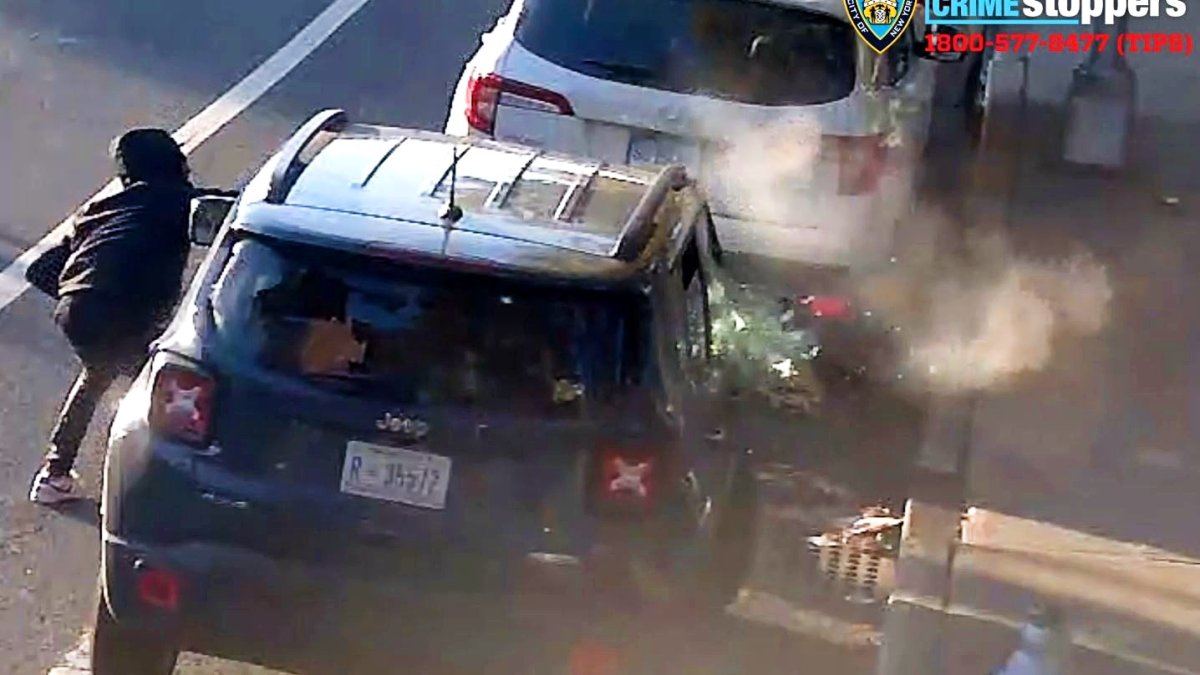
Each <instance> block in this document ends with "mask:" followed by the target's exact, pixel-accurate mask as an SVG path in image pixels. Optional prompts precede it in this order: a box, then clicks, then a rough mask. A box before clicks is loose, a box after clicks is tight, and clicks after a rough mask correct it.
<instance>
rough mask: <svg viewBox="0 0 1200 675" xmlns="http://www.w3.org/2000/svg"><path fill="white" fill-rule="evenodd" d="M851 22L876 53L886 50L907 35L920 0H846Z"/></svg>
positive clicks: (847, 12) (847, 13) (844, 0)
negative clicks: (905, 33) (906, 31)
mask: <svg viewBox="0 0 1200 675" xmlns="http://www.w3.org/2000/svg"><path fill="white" fill-rule="evenodd" d="M843 2H845V4H846V15H847V16H849V17H850V24H851V25H853V26H854V29H855V30H856V31H858V36H859V37H861V38H862V39H863V41H864V42H866V43H867V44H868V45H870V47H871V49H873V50H875V52H876V53H878V54H882V53H884V52H885V51H887V49H888V47H891V46H892V45H893V44H895V43H896V41H897V40H899V39H900V36H902V35H904V31H905V30H906V29H907V28H908V24H909V23H910V22H911V21H912V17H913V9H914V8H915V7H916V3H917V0H843Z"/></svg>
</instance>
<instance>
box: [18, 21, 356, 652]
mask: <svg viewBox="0 0 1200 675" xmlns="http://www.w3.org/2000/svg"><path fill="white" fill-rule="evenodd" d="M368 2H370V0H333V2H331V3H330V4H329V6H328V7H326V8H325V10H324V11H322V12H321V13H320V14H319V15H317V16H316V18H314V19H313V20H312V21H310V22H309V24H308V25H307V26H305V27H304V28H303V29H302V30H301V31H300V32H299V33H296V34H295V35H294V36H292V39H291V40H289V41H288V42H287V44H285V45H283V46H282V47H280V48H279V50H278V51H276V52H275V53H274V54H272V55H271V56H270V57H268V58H267V60H266V61H263V62H262V63H260V64H259V65H258V67H257V68H255V69H254V70H253V71H251V72H250V74H249V75H246V77H244V78H242V80H241V81H240V82H238V83H237V84H235V85H233V87H231V88H230V89H229V90H228V91H226V92H225V93H224V94H222V95H221V96H220V97H218V98H217V100H215V101H213V102H212V103H210V104H209V105H208V107H206V108H205V109H204V110H201V111H200V113H199V114H197V115H196V116H195V117H193V118H191V119H190V120H188V121H187V122H185V123H184V124H183V126H181V127H179V129H177V130H176V131H175V133H174V136H175V140H176V141H177V142H178V143H179V144H180V146H182V148H183V151H184V152H185V153H187V154H189V155H190V154H191V153H192V152H194V151H195V150H196V148H198V147H200V145H201V144H202V143H204V141H206V140H208V139H209V138H211V137H212V136H213V135H214V134H216V133H217V132H218V131H220V130H221V128H222V127H224V126H225V125H226V124H228V123H229V122H230V121H232V120H233V119H234V118H235V117H237V116H238V115H240V114H242V113H243V112H245V111H246V109H247V108H249V107H250V106H251V105H253V104H254V102H255V101H257V100H258V99H260V98H262V97H263V95H264V94H266V93H267V92H268V91H270V89H271V87H274V86H275V85H276V84H278V83H279V82H280V80H282V79H283V78H284V77H286V76H287V75H288V73H290V72H292V71H293V70H295V68H296V66H298V65H300V64H301V63H302V62H303V61H304V59H306V58H308V56H309V55H311V54H312V53H313V52H314V51H316V49H317V47H320V46H321V45H322V44H323V43H324V42H325V41H326V40H328V39H329V38H330V36H332V35H333V34H334V33H335V32H337V30H338V29H339V28H341V27H342V24H344V23H346V21H348V20H349V19H350V18H351V17H353V16H354V15H355V14H356V13H358V11H359V10H360V9H362V8H363V7H364V6H366V4H367V3H368ZM117 187H118V184H117V182H116V181H115V180H114V181H110V182H109V183H108V184H107V185H105V186H104V187H103V188H101V189H100V191H99V192H97V193H96V194H95V195H93V196H92V197H91V198H90V199H88V200H87V201H92V200H94V199H97V198H99V197H103V196H105V195H108V194H111V193H112V192H113V191H114V190H116V189H117ZM85 203H86V202H85ZM68 224H69V222H68V221H67V220H64V221H63V222H61V223H59V224H58V225H57V226H55V228H54V229H53V230H51V231H50V232H49V233H47V234H46V236H44V237H42V239H41V240H40V241H38V242H37V243H36V244H34V245H33V246H32V247H30V248H29V249H28V250H27V251H25V252H24V253H22V254H21V255H20V256H18V257H17V259H16V260H14V261H13V262H12V263H11V264H10V265H9V266H8V267H6V268H4V269H3V270H0V311H2V310H3V309H4V308H5V307H7V306H8V305H10V304H12V303H13V301H14V300H16V299H17V298H19V297H20V296H21V294H22V293H24V292H25V290H26V289H27V288H29V284H28V283H27V282H26V281H25V270H26V269H28V267H29V264H30V263H31V262H33V261H34V260H37V258H38V256H39V255H41V254H42V252H44V251H45V250H46V249H48V248H50V247H51V246H53V245H54V244H55V243H57V242H58V241H60V240H61V239H62V236H63V235H64V234H66V231H67V227H68ZM89 635H90V633H88V632H85V633H84V634H83V636H82V637H81V638H80V639H79V642H78V644H77V645H75V647H73V648H72V649H71V650H69V651H68V652H66V653H65V654H63V655H62V656H61V657H60V658H59V662H58V664H56V665H55V667H54V668H52V669H51V670H50V673H51V674H53V675H84V674H86V673H87V672H88V663H87V662H88V656H87V655H88V652H89V651H90V649H89V648H90V645H89Z"/></svg>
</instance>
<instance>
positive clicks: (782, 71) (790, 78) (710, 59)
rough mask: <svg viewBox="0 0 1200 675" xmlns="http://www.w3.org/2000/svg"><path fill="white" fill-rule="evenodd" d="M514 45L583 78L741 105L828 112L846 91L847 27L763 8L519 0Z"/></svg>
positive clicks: (849, 62) (692, 0) (850, 39)
mask: <svg viewBox="0 0 1200 675" xmlns="http://www.w3.org/2000/svg"><path fill="white" fill-rule="evenodd" d="M516 36H517V41H518V42H520V43H521V45H522V46H524V47H525V48H526V49H528V50H529V51H531V52H533V53H534V54H537V55H538V56H540V57H542V58H544V59H547V60H549V61H552V62H554V63H556V64H558V65H560V66H563V67H564V68H569V69H571V70H574V71H577V72H580V73H584V74H586V75H591V76H594V77H600V78H603V79H607V80H616V81H619V82H624V83H627V84H633V85H638V86H643V87H651V88H655V89H662V90H666V91H672V92H682V93H694V94H699V95H706V96H712V97H717V98H724V99H730V100H734V101H738V102H742V103H752V104H757V105H777V106H779V105H812V104H817V103H828V102H830V101H836V100H838V99H842V98H845V97H846V96H848V95H849V94H850V92H851V91H852V90H853V88H854V82H855V43H854V40H855V37H854V34H853V32H852V31H851V28H850V25H849V24H848V23H846V22H845V21H843V20H841V19H838V18H834V17H831V16H828V15H826V14H821V13H819V12H815V11H809V10H805V9H799V8H796V7H789V6H783V5H782V4H775V3H770V2H753V1H751V0H653V1H650V2H647V1H646V0H526V8H525V12H524V15H523V16H522V18H521V20H520V23H518V24H517V29H516Z"/></svg>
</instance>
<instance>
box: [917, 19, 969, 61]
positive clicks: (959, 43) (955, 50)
mask: <svg viewBox="0 0 1200 675" xmlns="http://www.w3.org/2000/svg"><path fill="white" fill-rule="evenodd" d="M943 36H944V37H943ZM959 36H961V37H959ZM968 37H969V36H968V35H966V34H965V33H963V32H962V31H961V30H959V29H957V28H955V27H953V26H938V28H937V30H936V31H926V32H925V35H923V36H922V37H921V43H920V44H919V45H917V54H918V55H919V56H920V57H921V58H923V59H929V60H930V61H937V62H938V63H959V62H960V61H962V60H963V59H964V58H966V56H967V52H966V46H965V43H966V42H967V41H968ZM931 39H934V40H937V41H938V42H939V43H942V44H944V45H948V48H947V49H941V48H938V49H933V50H931V49H930V48H929V41H930V40H931Z"/></svg>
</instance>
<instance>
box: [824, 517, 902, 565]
mask: <svg viewBox="0 0 1200 675" xmlns="http://www.w3.org/2000/svg"><path fill="white" fill-rule="evenodd" d="M903 524H904V519H903V518H901V517H898V516H896V515H894V514H893V513H892V512H891V510H890V509H888V508H887V507H884V506H871V507H867V508H865V509H863V510H862V512H861V513H860V514H859V515H858V516H856V517H854V518H851V519H846V520H843V521H842V522H841V523H840V526H838V527H835V528H833V529H830V530H828V531H826V532H824V533H822V534H819V535H817V536H815V537H809V539H808V541H809V544H811V545H812V546H815V547H818V548H823V547H830V546H852V547H853V548H855V549H858V550H860V551H864V552H871V553H880V554H885V555H887V556H889V557H894V556H895V555H896V552H897V551H898V550H899V548H900V529H901V527H902V526H903Z"/></svg>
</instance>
